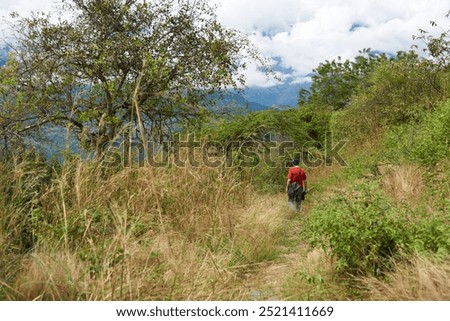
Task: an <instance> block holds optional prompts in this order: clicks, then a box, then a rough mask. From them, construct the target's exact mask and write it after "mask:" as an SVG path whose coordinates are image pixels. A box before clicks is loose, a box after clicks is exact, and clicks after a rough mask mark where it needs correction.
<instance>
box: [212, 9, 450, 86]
mask: <svg viewBox="0 0 450 321" xmlns="http://www.w3.org/2000/svg"><path fill="white" fill-rule="evenodd" d="M216 1H219V2H221V6H220V8H219V10H218V15H219V18H220V19H221V21H223V23H224V24H225V25H226V26H228V27H233V28H236V29H239V30H241V31H243V32H246V33H248V34H249V35H250V38H251V39H252V41H253V42H254V43H255V45H256V46H257V47H258V48H259V49H260V50H261V52H262V53H263V54H264V55H266V56H269V57H270V56H272V57H273V56H277V57H280V58H282V59H281V60H282V64H283V66H282V67H285V68H291V69H293V70H294V75H295V77H296V78H295V81H296V82H299V81H301V79H303V77H304V76H305V75H307V74H308V73H310V72H311V71H312V70H313V69H314V68H315V67H317V66H318V64H319V63H320V62H323V61H325V60H326V59H329V60H331V59H335V58H337V57H338V56H341V57H342V58H344V59H347V58H352V57H354V56H355V55H357V54H358V51H359V50H361V49H363V48H372V49H373V50H379V51H383V52H390V53H396V52H397V51H400V50H409V49H410V47H411V45H412V44H413V41H412V35H415V34H416V35H417V34H418V29H419V28H423V29H431V28H430V25H429V21H430V20H435V21H437V22H438V23H439V22H440V24H441V25H443V26H448V24H449V19H445V18H444V16H445V14H446V13H447V12H448V10H450V4H449V3H448V1H443V0H409V1H408V0H400V1H389V2H384V1H370V0H314V1H312V0H278V1H275V0H274V1H270V0H246V1H242V0H216ZM355 26H360V27H359V28H355V29H354V30H352V29H353V28H352V27H355ZM268 31H269V32H268ZM256 79H257V77H254V76H252V80H256ZM250 85H258V83H257V82H253V83H250Z"/></svg>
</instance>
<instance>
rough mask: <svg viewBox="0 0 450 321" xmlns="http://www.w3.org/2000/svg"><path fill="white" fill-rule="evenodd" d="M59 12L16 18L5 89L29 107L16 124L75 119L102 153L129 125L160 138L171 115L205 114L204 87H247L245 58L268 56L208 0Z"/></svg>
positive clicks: (95, 4) (79, 1) (102, 4)
mask: <svg viewBox="0 0 450 321" xmlns="http://www.w3.org/2000/svg"><path fill="white" fill-rule="evenodd" d="M62 10H64V12H65V13H66V14H67V13H68V14H70V15H71V16H72V17H71V18H70V19H68V20H62V19H58V20H57V21H56V22H54V21H55V19H53V17H52V16H51V15H50V14H43V13H38V14H35V15H33V16H32V17H30V18H21V19H18V20H17V21H16V22H15V23H14V24H13V25H12V27H13V28H14V30H15V32H16V38H17V48H15V52H16V55H15V60H13V61H12V62H11V64H18V68H16V72H17V74H16V75H15V76H16V79H17V84H11V85H10V86H9V87H8V90H9V91H11V92H16V97H24V99H25V100H26V101H29V106H30V107H29V108H28V114H27V118H26V121H25V119H24V118H21V119H19V120H15V121H16V125H17V126H18V127H19V128H20V130H24V129H25V127H39V126H41V125H42V124H45V123H52V124H60V125H69V126H71V127H72V128H73V129H74V131H75V132H76V133H77V134H78V136H79V138H80V140H81V141H82V143H84V146H85V147H86V148H95V149H96V150H97V151H99V152H101V150H102V149H103V148H104V146H105V144H107V143H110V142H111V141H113V140H114V139H116V138H117V136H120V135H121V134H123V133H124V132H127V130H128V127H129V125H130V124H135V123H136V124H138V126H137V127H139V130H140V137H139V139H142V137H144V136H147V137H150V138H155V139H156V138H159V139H162V138H163V137H164V136H165V134H166V133H167V130H168V126H169V125H170V124H172V123H173V122H177V121H181V120H183V121H194V120H197V119H199V118H201V117H202V116H203V114H204V113H205V108H203V106H204V105H205V102H204V100H205V97H206V93H208V92H213V91H220V90H223V89H225V88H226V87H238V86H241V85H243V84H244V78H243V75H242V73H241V71H242V70H243V68H245V63H243V60H244V58H250V59H253V58H254V59H256V60H259V61H260V62H262V59H261V58H260V57H259V55H258V54H257V53H256V50H255V49H254V48H253V47H252V46H251V45H250V44H249V42H248V40H247V38H246V37H245V36H244V35H242V34H240V33H238V32H237V31H234V30H230V29H227V28H225V27H223V26H222V25H221V24H220V23H219V22H218V21H217V18H216V15H215V12H214V7H211V6H210V5H209V4H208V2H207V1H204V0H201V1H195V2H191V1H185V0H182V1H175V0H160V1H151V2H145V1H144V2H142V1H137V0H132V1H124V0H113V1H92V0H73V1H65V2H64V5H63V8H62ZM6 68H11V66H7V67H6ZM19 75H20V77H19ZM6 85H7V84H6ZM5 106H8V104H5Z"/></svg>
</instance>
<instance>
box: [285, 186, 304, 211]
mask: <svg viewBox="0 0 450 321" xmlns="http://www.w3.org/2000/svg"><path fill="white" fill-rule="evenodd" d="M302 196H303V188H301V187H300V185H299V184H298V183H297V182H294V183H292V184H290V185H289V188H288V202H289V205H291V206H292V207H293V208H295V209H296V210H298V209H299V208H300V205H301V203H302Z"/></svg>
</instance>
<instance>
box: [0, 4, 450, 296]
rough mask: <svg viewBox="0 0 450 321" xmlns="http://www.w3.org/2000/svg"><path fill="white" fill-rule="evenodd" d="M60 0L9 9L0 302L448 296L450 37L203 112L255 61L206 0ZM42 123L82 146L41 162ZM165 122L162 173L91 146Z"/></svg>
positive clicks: (2, 96)
mask: <svg viewBox="0 0 450 321" xmlns="http://www.w3.org/2000/svg"><path fill="white" fill-rule="evenodd" d="M65 5H66V6H67V7H66V9H68V10H69V11H70V12H71V13H73V17H72V19H71V20H69V21H58V22H57V23H54V22H52V21H53V20H52V19H51V17H50V16H47V15H36V16H33V17H32V18H29V19H19V20H18V21H17V23H16V24H15V27H16V30H17V32H18V33H17V37H18V46H17V48H16V50H15V53H14V54H13V55H12V56H11V57H10V59H9V60H8V63H7V64H6V65H5V66H3V67H2V68H1V69H0V74H1V77H0V113H1V115H0V131H1V132H0V133H1V135H2V138H3V145H2V147H3V150H4V151H5V152H4V153H3V154H2V155H1V161H0V224H1V228H0V299H4V300H250V299H274V298H276V299H286V300H290V299H293V300H359V299H365V300H449V299H450V296H449V290H448V289H449V288H450V286H449V281H450V271H449V269H448V262H449V258H450V257H449V255H450V237H449V236H450V217H449V213H450V201H449V200H450V161H449V160H450V157H449V156H450V154H449V153H450V152H449V151H450V141H449V139H448V138H449V137H450V100H449V98H450V85H449V84H450V83H449V79H450V69H449V64H450V62H449V60H448V52H449V51H450V49H449V40H448V39H449V32H448V31H445V29H442V30H444V31H443V33H442V34H441V35H440V36H438V37H433V36H430V35H429V34H428V33H426V32H425V31H422V32H421V34H420V35H419V36H418V37H416V39H418V40H421V41H423V42H424V44H425V46H424V48H425V52H426V53H427V54H428V56H427V57H426V58H422V57H420V56H419V55H418V54H417V53H415V52H407V53H404V52H400V53H397V55H396V56H392V57H391V56H388V55H385V54H377V53H374V52H372V51H371V50H368V49H365V50H362V51H361V52H360V54H359V55H358V56H357V57H356V58H355V59H354V60H352V61H350V60H348V61H342V59H340V58H338V59H337V60H334V61H326V62H324V63H322V64H321V65H319V67H318V68H317V69H316V70H315V72H316V73H315V76H314V77H313V84H312V87H311V91H310V92H306V91H302V92H301V93H299V106H298V107H299V108H291V109H270V110H266V111H261V112H253V113H251V112H248V113H245V114H234V115H229V114H228V115H225V116H224V115H222V116H219V115H217V114H214V115H212V116H211V115H210V111H207V109H206V108H205V107H206V106H207V102H206V101H207V100H208V99H209V98H208V97H213V96H214V97H217V96H216V94H217V91H218V90H219V91H220V90H221V89H224V87H225V86H236V85H238V84H239V82H240V81H241V80H243V79H241V78H239V74H240V70H241V69H240V68H241V67H244V66H243V65H242V64H241V63H242V61H243V60H242V58H244V57H243V56H250V57H253V58H255V59H260V57H259V55H258V54H257V53H256V52H255V51H254V50H253V48H251V46H250V45H249V44H248V42H247V40H246V39H245V38H244V37H243V36H242V35H240V34H238V33H236V32H234V31H232V30H227V29H225V28H224V27H222V26H221V25H220V24H219V23H218V22H217V20H216V18H215V15H214V8H211V7H210V6H209V5H207V3H206V1H196V2H194V4H191V2H189V3H188V1H171V0H167V1H166V0H163V1H157V2H152V3H147V2H144V3H141V2H140V1H81V0H80V1H78V0H73V1H70V2H67V3H66V4H65ZM94 17H99V19H97V18H94ZM111 22H114V23H111ZM86 26H89V28H86ZM433 26H435V24H434V23H433ZM130 37H131V38H132V39H133V41H129V39H130ZM125 39H126V41H125ZM155 44H159V46H155ZM205 61H206V62H207V63H205ZM236 76H237V78H236ZM200 89H201V90H200ZM212 92H214V95H212V96H208V94H211V93H212ZM44 123H49V124H54V125H58V126H59V125H60V126H66V127H67V129H68V131H69V132H70V131H74V132H75V133H76V134H77V135H78V139H79V140H80V141H81V142H82V148H83V149H84V150H88V151H92V150H93V151H95V152H96V154H95V157H93V158H86V157H82V156H81V155H79V154H77V153H75V152H74V151H67V152H66V153H65V155H64V157H63V158H62V159H61V160H56V159H55V160H48V159H46V158H45V157H44V156H43V155H41V153H40V151H39V150H38V149H34V148H31V146H30V145H29V144H28V141H27V139H25V138H26V136H25V135H26V134H30V133H32V134H33V135H38V134H39V129H40V127H41V126H42V125H43V124H44ZM171 131H176V132H177V133H178V134H179V136H178V138H177V140H174V141H171V142H169V143H167V144H159V145H158V144H156V145H154V146H156V147H158V148H155V150H152V151H150V152H149V150H144V153H143V154H144V156H149V154H155V155H153V156H155V157H157V158H158V157H160V158H161V159H163V158H166V160H167V164H166V165H165V166H159V167H156V166H151V164H148V163H146V162H144V161H142V159H138V160H139V161H141V162H138V161H134V160H135V158H138V156H140V153H141V152H142V151H140V150H137V151H136V150H129V154H126V153H124V154H120V155H116V156H118V159H113V161H111V159H109V156H111V155H110V154H107V153H106V154H105V151H111V150H112V148H109V149H108V148H106V147H114V142H120V143H124V142H126V143H127V144H129V145H126V148H129V147H132V144H133V142H134V141H135V140H138V141H139V142H140V143H141V146H144V148H146V147H147V144H145V143H146V142H150V141H152V142H157V143H158V142H160V141H161V140H162V139H163V138H165V137H166V136H167V135H168V134H169V133H170V132H171ZM192 132H193V133H194V134H195V135H191V134H192ZM330 133H332V137H333V140H332V141H331V142H330ZM120 135H129V136H123V137H122V138H121V139H116V137H117V136H120ZM193 136H194V138H196V139H197V140H195V139H194V140H192V139H191V138H192V137H193ZM36 137H37V138H38V136H36ZM129 138H130V140H129ZM343 139H346V140H347V141H348V142H347V143H346V144H344V143H342V141H340V140H343ZM180 146H184V149H183V148H181V149H180ZM196 146H197V147H198V146H203V149H198V148H197V149H195V148H194V147H196ZM205 146H207V147H208V148H207V149H205V148H206V147H205ZM12 147H14V148H12ZM330 149H331V151H330ZM133 152H137V155H131V154H132V153H133ZM112 156H114V155H112ZM127 156H129V161H128V162H124V159H123V158H126V157H127ZM132 156H136V157H134V158H133V157H132ZM294 156H300V157H301V159H302V161H303V165H304V166H305V167H306V171H307V174H308V176H309V178H308V179H309V180H310V183H309V186H310V187H313V189H312V190H311V192H310V193H309V194H308V195H307V197H306V200H305V202H304V203H303V205H302V207H303V209H302V212H301V213H300V214H298V213H293V212H292V211H290V210H289V209H288V207H287V206H286V204H285V203H286V197H285V195H284V193H282V192H283V187H284V184H285V175H286V167H285V166H286V164H287V162H288V161H289V160H290V159H292V157H294ZM205 157H207V158H208V161H210V164H215V165H214V166H207V164H205V162H204V160H205ZM158 159H159V158H158ZM180 159H181V160H183V162H182V163H183V166H180V164H179V163H177V160H180ZM184 160H188V161H187V162H184ZM201 160H203V163H202V162H201ZM336 160H337V161H336Z"/></svg>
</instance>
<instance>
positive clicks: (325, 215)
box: [304, 183, 450, 275]
mask: <svg viewBox="0 0 450 321" xmlns="http://www.w3.org/2000/svg"><path fill="white" fill-rule="evenodd" d="M448 221H449V217H448V214H445V211H444V212H442V213H433V215H431V214H430V213H428V212H426V211H424V210H423V209H417V210H414V211H413V210H411V209H410V208H407V207H401V206H395V205H394V204H392V203H391V202H390V201H388V200H387V198H386V197H385V196H384V194H383V193H382V192H381V191H380V190H379V187H378V185H377V184H376V183H367V184H361V185H357V186H354V188H352V192H347V193H342V195H340V196H337V197H334V198H332V199H331V200H326V201H324V202H323V203H322V204H319V205H318V206H317V207H316V208H314V209H313V210H312V211H311V215H310V217H309V218H308V220H307V222H306V225H305V232H304V234H305V236H306V237H307V238H308V240H309V242H310V244H311V245H312V246H313V247H321V248H323V249H324V250H325V251H326V252H327V253H329V254H330V255H331V256H332V257H334V258H335V259H336V269H337V271H338V272H348V273H350V274H353V275H362V274H374V275H377V274H379V273H382V272H384V271H386V270H387V269H389V268H390V265H391V263H392V262H393V259H398V258H407V256H405V255H408V254H410V253H413V252H420V253H422V254H433V255H438V256H445V255H448V253H450V225H449V224H448Z"/></svg>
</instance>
